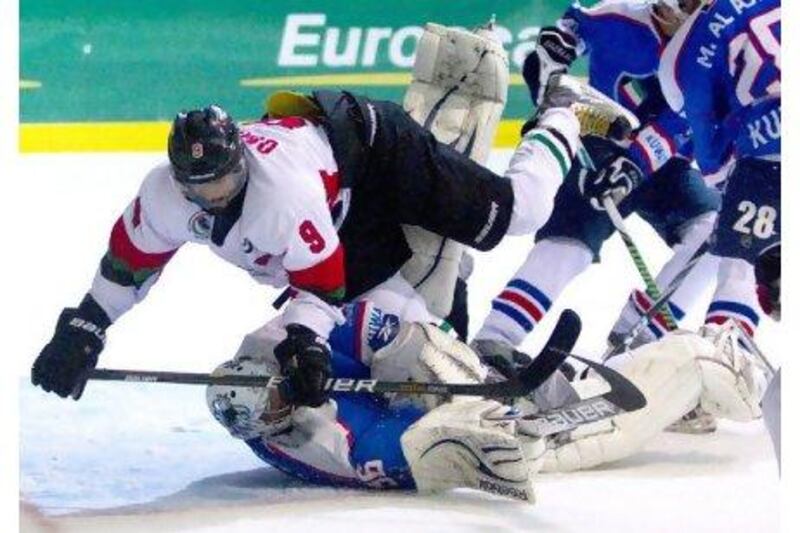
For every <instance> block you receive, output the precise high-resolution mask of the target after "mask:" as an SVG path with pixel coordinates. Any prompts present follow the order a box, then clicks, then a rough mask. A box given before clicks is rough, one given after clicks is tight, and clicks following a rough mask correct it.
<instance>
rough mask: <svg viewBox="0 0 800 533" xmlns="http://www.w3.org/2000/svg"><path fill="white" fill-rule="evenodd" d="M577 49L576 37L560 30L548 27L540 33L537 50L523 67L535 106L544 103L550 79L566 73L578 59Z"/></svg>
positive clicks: (530, 55)
mask: <svg viewBox="0 0 800 533" xmlns="http://www.w3.org/2000/svg"><path fill="white" fill-rule="evenodd" d="M577 48H578V41H577V40H576V39H575V37H574V36H573V35H572V34H570V33H569V32H566V31H564V30H561V29H560V28H557V27H555V26H548V27H545V28H542V30H541V31H540V32H539V38H538V39H537V42H536V48H535V49H534V50H533V52H531V53H530V54H528V57H526V58H525V62H524V63H523V65H522V76H523V77H524V78H525V83H527V84H528V90H529V91H530V94H531V99H532V100H533V103H534V104H535V105H537V106H538V105H540V104H541V103H542V99H543V97H544V92H545V88H546V87H547V82H548V81H549V80H550V77H551V76H552V75H554V74H563V73H565V72H566V71H567V69H568V68H569V67H570V65H572V63H573V62H574V61H575V59H576V58H577V57H578V52H577Z"/></svg>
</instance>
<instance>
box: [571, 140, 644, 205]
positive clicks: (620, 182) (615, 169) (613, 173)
mask: <svg viewBox="0 0 800 533" xmlns="http://www.w3.org/2000/svg"><path fill="white" fill-rule="evenodd" d="M583 142H584V147H585V148H586V153H587V154H588V157H589V159H590V162H589V164H588V165H584V168H582V169H581V170H580V175H579V178H578V187H579V189H580V192H581V195H582V196H583V197H584V198H586V199H587V200H588V201H589V203H590V204H591V206H592V207H594V208H595V209H597V210H598V211H604V210H605V208H604V207H603V199H605V198H606V197H611V199H612V200H613V201H614V204H616V205H619V203H620V202H622V200H624V199H625V198H626V197H627V196H628V195H629V194H630V193H631V192H633V190H634V189H635V188H636V187H638V186H639V184H640V183H641V182H642V181H643V180H644V174H643V173H642V171H641V169H640V168H639V167H638V165H636V163H634V162H633V160H631V159H630V158H629V157H628V156H627V153H626V150H625V149H624V148H622V147H621V146H619V145H618V144H617V143H615V142H614V141H610V140H608V139H603V138H600V137H596V136H593V135H592V136H587V137H584V138H583ZM587 166H588V167H593V168H586V167H587Z"/></svg>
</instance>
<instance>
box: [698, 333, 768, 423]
mask: <svg viewBox="0 0 800 533" xmlns="http://www.w3.org/2000/svg"><path fill="white" fill-rule="evenodd" d="M741 334H742V333H741V331H740V330H739V328H738V327H737V326H736V324H735V323H734V322H733V320H728V321H727V322H725V323H724V324H722V325H717V324H706V325H705V326H703V327H702V328H700V335H701V336H702V337H703V339H704V340H706V341H707V344H706V346H705V350H704V351H703V352H702V353H699V354H698V356H697V360H698V361H699V363H700V371H701V374H702V379H703V393H702V395H701V397H700V406H701V407H702V408H703V409H704V410H705V411H707V412H708V413H711V414H712V415H714V416H717V417H720V418H727V419H729V420H736V421H739V422H748V421H750V420H753V419H755V418H759V417H760V416H761V406H760V402H761V398H762V396H763V395H764V391H765V390H766V387H767V379H766V374H765V371H764V368H763V367H762V366H761V364H760V362H758V361H757V359H755V356H753V355H752V354H750V353H748V352H747V351H746V350H745V349H744V348H742V345H741V344H740V341H739V336H740V335H741Z"/></svg>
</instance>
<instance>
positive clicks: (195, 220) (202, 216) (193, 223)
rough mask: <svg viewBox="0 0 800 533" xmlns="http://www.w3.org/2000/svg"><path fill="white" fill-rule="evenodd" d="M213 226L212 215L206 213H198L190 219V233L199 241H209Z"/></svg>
mask: <svg viewBox="0 0 800 533" xmlns="http://www.w3.org/2000/svg"><path fill="white" fill-rule="evenodd" d="M213 225H214V223H213V220H212V217H211V215H209V214H208V213H206V212H205V211H198V212H197V213H195V214H194V215H192V218H190V219H189V231H191V232H192V234H193V235H194V236H195V237H197V238H198V239H208V238H209V236H211V228H212V226H213Z"/></svg>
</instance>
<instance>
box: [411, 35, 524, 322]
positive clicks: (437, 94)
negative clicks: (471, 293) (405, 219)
mask: <svg viewBox="0 0 800 533" xmlns="http://www.w3.org/2000/svg"><path fill="white" fill-rule="evenodd" d="M508 81H509V70H508V57H507V54H506V52H505V50H504V49H503V45H502V44H501V43H500V41H499V40H498V37H497V35H496V34H495V33H494V31H493V29H492V25H491V24H489V25H488V26H486V27H483V28H479V29H477V30H476V31H474V32H470V31H465V30H463V29H459V28H449V27H445V26H441V25H439V24H432V23H428V24H426V25H425V33H423V35H422V38H421V39H420V41H419V44H418V46H417V55H416V60H415V61H414V71H413V79H412V82H411V85H410V86H409V87H408V90H407V91H406V95H405V99H404V101H403V108H404V109H405V110H406V111H407V112H408V114H409V115H411V117H412V118H413V119H414V120H416V121H417V122H418V123H419V124H421V125H422V126H424V127H425V128H427V129H429V130H430V131H431V133H433V134H434V136H435V137H436V139H437V140H438V141H439V142H442V143H444V144H448V145H450V146H452V147H453V148H455V149H456V150H458V151H459V152H461V153H463V154H465V155H467V156H469V157H470V159H472V160H474V161H476V162H478V163H481V164H485V163H486V160H487V159H488V157H489V152H490V151H491V148H492V142H493V140H494V135H495V131H496V130H497V126H498V124H499V122H500V117H501V116H502V114H503V109H504V108H505V103H506V98H507V93H508ZM404 231H405V234H406V240H407V241H408V245H409V247H410V248H411V250H412V252H413V256H412V257H411V259H409V260H408V262H407V263H406V264H405V265H403V269H402V274H403V277H405V278H406V279H407V280H408V281H409V283H411V285H413V286H414V288H415V289H416V290H417V291H418V292H419V293H420V294H421V295H422V297H423V298H424V299H425V303H426V304H427V306H428V309H429V310H430V311H431V312H432V313H433V314H435V315H436V316H439V317H445V316H447V315H448V314H449V313H450V311H451V309H452V305H453V292H454V287H455V284H456V279H457V277H458V269H459V265H460V261H461V257H462V256H463V254H464V249H465V247H464V245H463V244H460V243H457V242H455V241H453V240H451V239H445V238H444V237H441V236H439V235H436V234H434V233H431V232H429V231H427V230H424V229H422V228H419V227H416V226H404Z"/></svg>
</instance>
